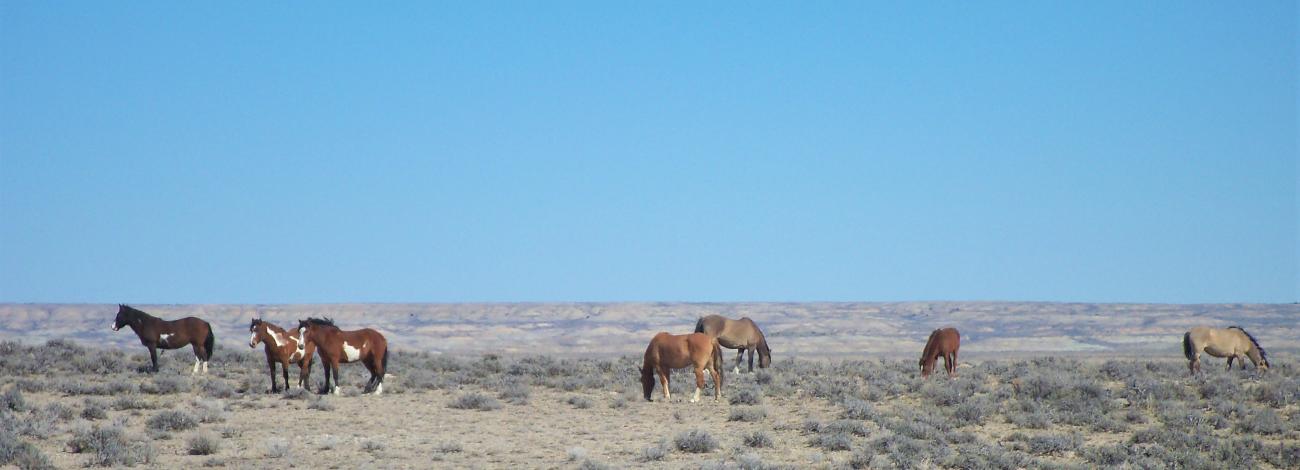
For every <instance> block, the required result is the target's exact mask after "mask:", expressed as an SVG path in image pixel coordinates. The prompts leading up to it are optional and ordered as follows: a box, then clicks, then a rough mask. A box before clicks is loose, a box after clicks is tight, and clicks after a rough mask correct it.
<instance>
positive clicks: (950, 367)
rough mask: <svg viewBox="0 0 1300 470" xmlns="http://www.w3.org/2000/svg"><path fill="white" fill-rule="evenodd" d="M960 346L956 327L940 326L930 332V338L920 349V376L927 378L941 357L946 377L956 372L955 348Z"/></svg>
mask: <svg viewBox="0 0 1300 470" xmlns="http://www.w3.org/2000/svg"><path fill="white" fill-rule="evenodd" d="M959 347H961V333H958V332H957V329H956V328H940V329H937V330H934V331H932V332H930V340H929V341H926V342H925V350H923V351H921V363H920V365H921V377H925V378H929V377H930V373H931V372H934V364H935V363H937V362H939V358H940V357H942V358H943V368H944V370H946V371H948V377H952V376H954V375H956V374H957V348H959Z"/></svg>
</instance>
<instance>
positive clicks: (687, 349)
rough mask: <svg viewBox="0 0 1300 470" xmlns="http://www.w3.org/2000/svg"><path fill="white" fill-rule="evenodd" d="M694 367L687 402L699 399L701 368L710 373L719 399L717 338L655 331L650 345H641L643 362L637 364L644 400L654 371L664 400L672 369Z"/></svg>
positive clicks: (720, 366)
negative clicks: (693, 390)
mask: <svg viewBox="0 0 1300 470" xmlns="http://www.w3.org/2000/svg"><path fill="white" fill-rule="evenodd" d="M684 367H694V368H695V397H694V398H691V403H695V402H698V401H700V389H703V388H704V370H705V369H708V370H709V371H710V372H711V373H712V374H713V397H714V398H715V399H720V398H722V348H721V347H719V346H718V340H717V339H716V338H714V337H712V336H709V335H706V334H704V333H691V334H685V335H670V334H668V333H666V332H659V334H656V335H655V337H654V338H651V339H650V346H649V347H647V348H645V365H643V366H641V388H642V389H644V390H645V399H646V401H652V400H651V399H650V393H651V392H654V389H655V376H654V374H655V372H656V371H658V372H659V380H660V382H662V383H663V387H664V400H667V399H668V398H669V395H670V394H669V392H668V376H669V374H671V373H672V370H673V369H681V368H684Z"/></svg>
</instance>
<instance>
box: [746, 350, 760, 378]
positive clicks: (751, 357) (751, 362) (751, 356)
mask: <svg viewBox="0 0 1300 470" xmlns="http://www.w3.org/2000/svg"><path fill="white" fill-rule="evenodd" d="M755 349H758V348H757V347H755V346H750V347H749V349H748V351H749V372H750V373H751V374H752V373H753V372H754V350H755Z"/></svg>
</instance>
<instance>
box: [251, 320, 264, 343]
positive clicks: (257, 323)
mask: <svg viewBox="0 0 1300 470" xmlns="http://www.w3.org/2000/svg"><path fill="white" fill-rule="evenodd" d="M259 328H261V329H265V327H263V326H262V319H261V318H254V319H253V321H252V322H249V324H248V332H249V333H252V336H250V337H249V338H248V347H250V348H256V347H257V343H260V342H262V335H259V334H258V333H259V331H258V329H259Z"/></svg>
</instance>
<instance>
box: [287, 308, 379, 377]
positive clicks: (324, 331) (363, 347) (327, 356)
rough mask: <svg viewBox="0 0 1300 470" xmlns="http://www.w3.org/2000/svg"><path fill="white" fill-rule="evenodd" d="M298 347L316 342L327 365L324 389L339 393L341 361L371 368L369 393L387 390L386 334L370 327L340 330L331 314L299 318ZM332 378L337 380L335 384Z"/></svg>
mask: <svg viewBox="0 0 1300 470" xmlns="http://www.w3.org/2000/svg"><path fill="white" fill-rule="evenodd" d="M298 340H299V341H298V350H299V351H303V352H304V353H305V352H306V348H308V347H311V346H313V345H314V346H315V347H316V354H319V355H320V360H321V366H322V367H324V369H325V386H324V387H322V388H321V393H329V392H331V391H332V392H334V394H335V395H338V393H339V363H348V362H357V361H360V362H361V363H362V364H365V366H366V369H369V370H370V380H369V381H367V382H366V387H365V393H371V392H374V394H375V395H379V394H382V393H384V371H385V370H386V369H388V341H387V340H385V339H384V335H382V334H380V333H379V332H378V331H375V330H372V329H370V328H363V329H360V330H349V331H344V330H340V329H339V327H337V326H334V321H333V320H330V319H328V318H325V319H320V318H308V319H306V320H299V321H298ZM331 378H333V382H332V385H331V380H330V379H331Z"/></svg>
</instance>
